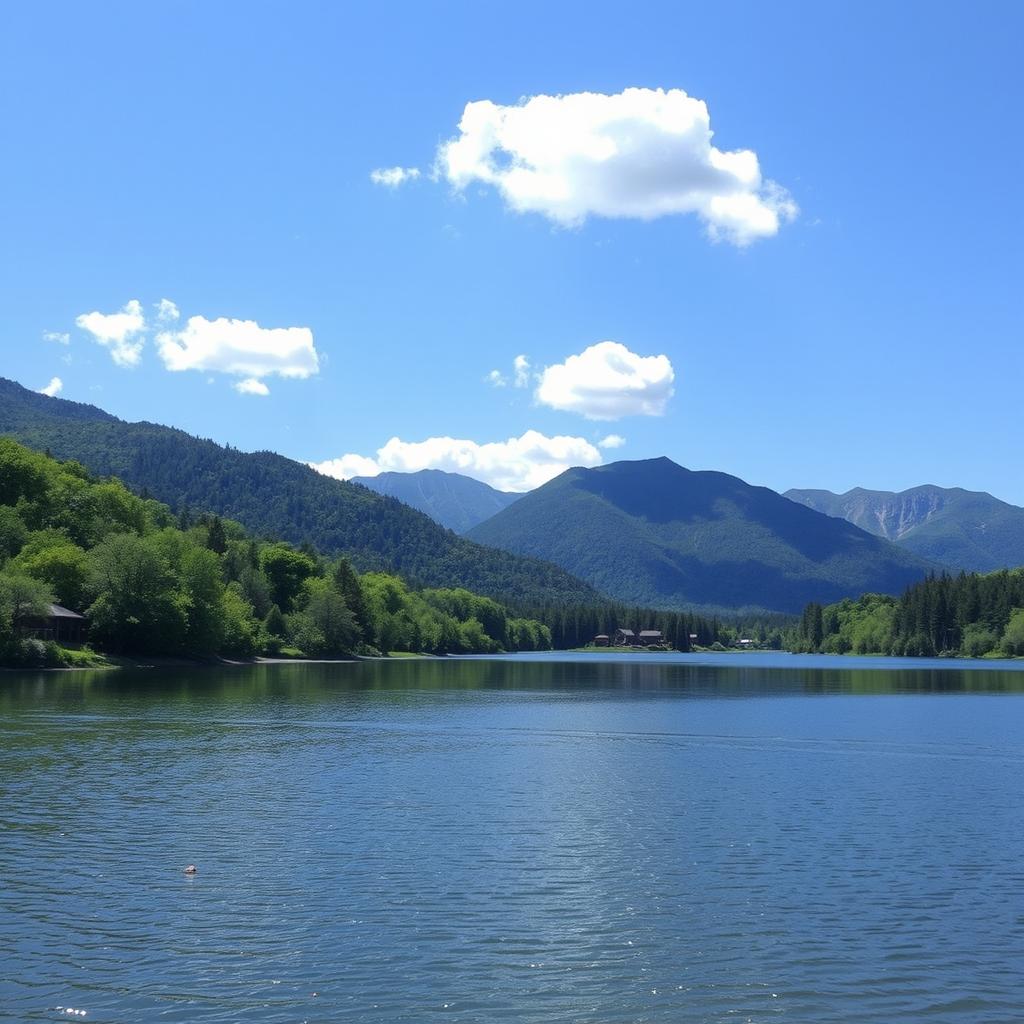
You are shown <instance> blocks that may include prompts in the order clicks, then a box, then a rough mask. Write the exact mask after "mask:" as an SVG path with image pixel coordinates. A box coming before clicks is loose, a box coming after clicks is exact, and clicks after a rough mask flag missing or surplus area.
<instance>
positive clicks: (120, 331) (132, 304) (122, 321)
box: [75, 299, 146, 366]
mask: <svg viewBox="0 0 1024 1024" xmlns="http://www.w3.org/2000/svg"><path fill="white" fill-rule="evenodd" d="M75 323H76V324H77V325H78V326H79V327H80V328H81V329H82V330H83V331H85V332H86V333H88V334H91V335H92V339H93V341H95V342H96V343H97V344H98V345H103V346H104V348H107V349H109V350H110V357H111V359H113V360H114V362H115V363H116V364H117V365H118V366H137V365H138V364H139V361H140V359H141V358H142V346H143V345H144V344H145V331H146V318H145V316H144V315H143V313H142V304H141V303H140V302H139V301H138V299H131V300H130V301H129V302H127V303H126V304H125V305H124V307H123V308H122V309H121V310H119V311H118V312H117V313H98V312H92V313H83V314H82V315H81V316H79V317H76V318H75Z"/></svg>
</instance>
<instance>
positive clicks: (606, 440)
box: [597, 434, 626, 448]
mask: <svg viewBox="0 0 1024 1024" xmlns="http://www.w3.org/2000/svg"><path fill="white" fill-rule="evenodd" d="M625 443H626V439H625V438H624V437H623V436H622V435H621V434H609V435H608V436H607V437H603V438H601V440H600V441H598V442H597V447H598V448H621V447H622V446H623V445H624V444H625Z"/></svg>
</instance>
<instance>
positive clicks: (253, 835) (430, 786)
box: [0, 655, 1024, 1024]
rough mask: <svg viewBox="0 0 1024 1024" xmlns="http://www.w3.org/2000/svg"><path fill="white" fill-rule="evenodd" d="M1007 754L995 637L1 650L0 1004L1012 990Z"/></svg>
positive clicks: (465, 1018) (1022, 842) (598, 1016)
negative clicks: (970, 645)
mask: <svg viewBox="0 0 1024 1024" xmlns="http://www.w3.org/2000/svg"><path fill="white" fill-rule="evenodd" d="M1022 782H1024V672H1022V671H1021V670H1020V666H1012V665H998V664H993V663H986V664H984V665H981V666H977V667H973V668H972V667H967V666H965V665H964V664H963V663H958V664H954V665H951V664H950V663H949V662H908V661H902V660H901V661H896V662H890V661H878V662H869V661H864V660H862V659H856V660H853V659H836V658H820V659H814V658H806V657H803V658H801V657H792V656H757V655H744V656H736V657H729V656H717V657H709V658H705V659H699V658H686V657H678V658H670V657H668V656H665V655H660V656H658V655H655V656H651V657H643V656H633V655H626V656H619V657H617V656H614V655H608V656H600V657H595V656H574V657H569V656H551V655H548V656H544V655H540V656H524V657H521V658H504V659H490V660H483V659H458V660H450V661H404V662H393V663H379V662H378V663H362V664H351V665H306V666H303V665H283V666H258V667H243V668H229V669H224V670H220V669H197V670H188V671H182V670H169V669H163V670H149V671H144V672H135V673H129V672H120V673H116V672H112V673H61V674H47V675H15V674H10V673H7V674H2V675H0V1020H3V1021H5V1022H6V1021H18V1022H21V1021H36V1020H69V1019H72V1017H71V1015H70V1014H69V1013H68V1008H74V1009H76V1010H85V1011H86V1013H87V1017H86V1018H85V1019H86V1020H87V1021H110V1022H136V1021H149V1020H161V1021H168V1022H171V1021H174V1022H177V1021H181V1022H212V1021H243V1020H244V1021H249V1020H251V1021H260V1022H278V1021H280V1022H298V1021H316V1022H325V1024H327V1022H334V1021H367V1022H378V1021H380V1022H385V1021H386V1022H392V1021H409V1022H412V1021H416V1022H419V1021H432V1020H437V1021H452V1022H470V1021H473V1022H476V1021H480V1022H489V1021H523V1022H538V1024H539V1022H594V1024H604V1022H623V1024H627V1022H628V1024H640V1022H659V1024H661V1022H664V1024H680V1022H683V1024H687V1022H732V1021H739V1022H767V1021H786V1022H807V1024H827V1022H843V1024H850V1022H858V1024H859V1022H874V1021H877V1022H885V1024H892V1022H896V1021H935V1022H948V1024H981V1022H986V1024H989V1022H1007V1024H1010V1022H1012V1024H1020V1022H1021V1021H1022V1020H1024V975H1022V971H1021V967H1022V965H1024V810H1022V808H1024V804H1022V797H1021V789H1022ZM190 861H194V862H195V863H196V864H198V866H199V874H198V875H197V876H196V877H194V878H189V877H186V876H184V875H183V873H182V869H183V867H184V866H185V865H186V864H187V863H189V862H190ZM76 1018H77V1019H81V1018H80V1017H77V1015H76Z"/></svg>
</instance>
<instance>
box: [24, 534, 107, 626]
mask: <svg viewBox="0 0 1024 1024" xmlns="http://www.w3.org/2000/svg"><path fill="white" fill-rule="evenodd" d="M11 565H12V567H13V568H16V569H17V570H18V571H20V572H24V573H26V574H27V575H29V576H32V577H33V578H35V579H37V580H40V581H41V582H42V583H45V584H46V586H47V587H48V588H49V590H50V591H51V592H52V593H53V595H54V598H55V599H56V601H57V603H58V604H62V605H66V606H67V607H68V608H72V609H76V610H79V609H81V608H82V606H83V601H84V600H85V590H86V585H87V582H88V577H89V556H88V555H87V554H86V553H85V551H84V550H83V549H82V548H80V547H79V546H78V545H77V544H74V543H72V542H71V541H70V540H68V539H67V537H65V536H64V535H63V534H62V533H59V532H57V531H56V530H45V531H42V532H40V533H36V534H34V535H33V536H32V538H31V540H30V541H29V542H28V543H27V544H26V545H25V546H24V547H23V548H22V550H21V552H20V554H19V555H18V557H17V558H15V559H14V560H13V562H12V563H11Z"/></svg>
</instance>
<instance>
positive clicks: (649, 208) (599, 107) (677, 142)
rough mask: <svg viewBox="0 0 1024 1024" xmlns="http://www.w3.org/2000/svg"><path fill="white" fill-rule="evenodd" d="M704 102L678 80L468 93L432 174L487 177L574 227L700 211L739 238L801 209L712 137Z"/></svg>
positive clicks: (757, 234)
mask: <svg viewBox="0 0 1024 1024" xmlns="http://www.w3.org/2000/svg"><path fill="white" fill-rule="evenodd" d="M712 137H713V132H712V130H711V118H710V115H709V114H708V108H707V104H705V103H704V101H703V100H699V99H695V98H694V97H692V96H688V95H687V94H686V93H685V92H683V91H682V90H681V89H669V90H667V91H666V90H663V89H626V90H624V91H623V92H620V93H616V94H615V95H611V96H609V95H605V94H603V93H593V92H583V93H572V94H569V95H566V96H543V95H542V96H532V97H529V98H527V99H523V100H521V101H520V102H519V103H518V104H515V105H513V106H503V105H501V104H498V103H493V102H491V101H490V100H479V101H476V102H473V103H468V104H466V107H465V110H464V111H463V114H462V120H461V121H460V122H459V134H458V135H457V136H456V137H455V138H453V139H451V140H449V141H448V142H446V143H444V144H442V145H441V147H440V148H439V150H438V154H437V161H436V169H437V173H438V174H439V175H441V176H443V177H444V178H446V179H447V180H448V181H449V182H450V183H451V185H452V186H454V187H455V188H456V189H457V190H462V189H464V188H466V187H467V186H469V185H472V184H474V183H483V184H486V185H492V186H494V187H495V188H496V189H497V190H498V191H499V192H500V193H501V195H502V196H503V197H504V199H505V201H506V203H508V205H509V206H510V207H511V208H512V209H514V210H517V211H519V212H535V213H541V214H543V215H544V216H546V217H549V218H550V219H551V220H553V221H556V222H557V223H559V224H563V225H567V226H573V225H578V224H581V223H583V221H585V220H586V219H587V217H590V216H599V217H632V218H638V219H640V220H651V219H653V218H656V217H664V216H668V215H671V214H696V215H697V216H698V217H700V218H701V220H702V221H703V222H704V224H705V225H706V227H707V230H708V233H709V234H710V236H711V237H712V238H714V239H726V240H728V241H731V242H733V243H735V244H736V245H747V244H749V243H750V242H752V241H755V240H756V239H758V238H765V237H767V236H770V235H774V234H775V233H776V232H777V231H778V230H779V225H780V224H781V223H782V222H783V221H787V220H792V219H793V218H794V217H795V216H796V214H797V207H796V204H795V203H794V202H793V200H792V198H791V197H790V196H789V194H788V193H787V192H786V191H785V189H783V188H782V187H781V186H779V185H777V184H776V183H774V182H772V181H767V180H765V179H764V177H763V176H762V174H761V168H760V165H759V163H758V159H757V154H756V153H754V152H753V151H752V150H749V149H735V150H722V149H718V148H717V147H716V146H714V145H713V144H712Z"/></svg>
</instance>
